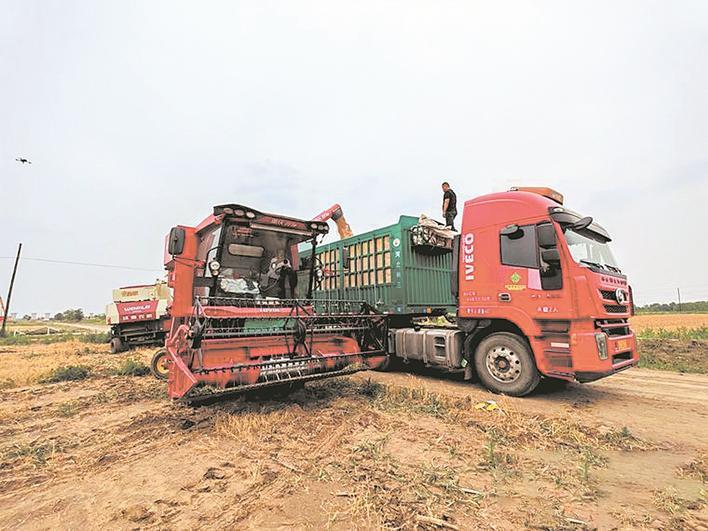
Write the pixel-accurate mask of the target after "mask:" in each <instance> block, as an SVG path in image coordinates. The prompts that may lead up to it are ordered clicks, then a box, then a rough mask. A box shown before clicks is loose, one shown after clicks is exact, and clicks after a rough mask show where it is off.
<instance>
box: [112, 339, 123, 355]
mask: <svg viewBox="0 0 708 531" xmlns="http://www.w3.org/2000/svg"><path fill="white" fill-rule="evenodd" d="M124 350H125V348H124V347H123V341H121V339H120V338H119V337H114V338H113V339H111V354H118V353H120V352H123V351H124Z"/></svg>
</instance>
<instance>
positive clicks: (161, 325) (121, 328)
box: [106, 282, 170, 354]
mask: <svg viewBox="0 0 708 531" xmlns="http://www.w3.org/2000/svg"><path fill="white" fill-rule="evenodd" d="M169 305H170V290H169V288H168V287H167V284H166V283H165V282H156V283H155V284H146V285H140V286H126V287H123V288H118V289H114V290H113V302H112V303H111V304H109V305H107V306H106V324H107V325H109V326H110V327H111V340H110V343H111V352H112V353H113V354H117V353H119V352H122V351H124V350H127V349H129V348H133V347H138V346H147V345H162V344H164V342H165V336H166V335H167V330H169V325H170V320H169Z"/></svg>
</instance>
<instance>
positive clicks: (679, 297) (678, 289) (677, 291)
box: [676, 288, 681, 312]
mask: <svg viewBox="0 0 708 531" xmlns="http://www.w3.org/2000/svg"><path fill="white" fill-rule="evenodd" d="M676 293H678V300H679V312H680V311H681V288H676Z"/></svg>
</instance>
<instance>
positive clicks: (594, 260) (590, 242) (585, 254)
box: [565, 229, 620, 273]
mask: <svg viewBox="0 0 708 531" xmlns="http://www.w3.org/2000/svg"><path fill="white" fill-rule="evenodd" d="M565 241H566V242H567V243H568V249H569V250H570V254H571V255H572V257H573V260H575V261H576V262H578V263H579V264H584V265H586V266H594V267H597V268H599V269H606V270H608V271H615V272H618V273H619V272H620V269H619V267H617V261H616V260H615V257H614V256H613V255H612V251H611V250H610V246H609V245H608V244H607V243H604V242H601V241H599V240H596V239H594V238H593V237H592V232H590V231H583V233H582V234H581V233H579V232H576V231H574V230H572V229H566V231H565Z"/></svg>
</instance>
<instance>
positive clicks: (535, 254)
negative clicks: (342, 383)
mask: <svg viewBox="0 0 708 531" xmlns="http://www.w3.org/2000/svg"><path fill="white" fill-rule="evenodd" d="M562 205H563V196H562V195H561V194H559V193H558V192H555V191H553V190H551V189H548V188H513V189H512V190H510V191H508V192H503V193H497V194H491V195H485V196H481V197H477V198H475V199H472V200H470V201H467V202H466V203H465V205H464V210H463V212H462V231H461V233H460V234H459V235H458V234H455V233H451V232H450V231H446V230H444V229H443V228H442V227H436V226H435V222H431V221H430V220H427V219H424V218H423V217H421V219H417V218H414V217H410V216H401V218H400V220H399V222H398V223H397V224H395V225H390V226H387V227H383V228H381V229H377V230H374V231H371V232H368V233H365V234H360V235H357V236H354V237H351V238H347V239H344V240H341V241H339V242H335V243H331V244H328V245H324V246H321V247H319V248H317V249H316V250H314V249H313V250H305V251H301V253H300V257H301V260H303V261H311V259H312V256H313V254H314V257H315V260H314V263H315V267H316V270H317V272H316V274H315V278H317V279H320V280H321V281H320V282H318V283H316V285H315V290H314V293H313V296H314V297H315V298H316V299H321V300H329V299H344V300H349V299H351V300H355V299H356V300H364V301H366V302H368V304H369V305H370V306H371V307H372V308H375V309H376V311H377V312H380V313H382V314H384V315H385V316H386V325H387V328H388V340H387V347H388V348H387V353H388V354H390V355H391V356H393V357H396V358H399V359H401V360H403V361H410V360H418V361H420V362H422V363H424V364H425V365H426V366H432V367H439V368H441V369H444V370H446V371H465V377H466V378H467V379H470V378H472V377H473V376H474V374H476V375H477V376H478V378H479V379H480V380H481V382H482V383H483V384H484V385H485V386H486V387H487V388H489V389H491V390H492V391H495V392H499V393H505V394H508V395H514V396H522V395H526V394H528V393H530V392H531V391H532V390H533V389H534V388H535V387H536V386H537V385H538V383H539V382H540V380H541V378H543V377H546V378H555V379H560V380H567V381H573V380H575V381H579V382H589V381H593V380H597V379H599V378H602V377H605V376H609V375H612V374H614V373H616V372H618V371H621V370H624V369H627V368H629V367H632V366H634V365H636V364H637V362H638V355H637V346H636V341H635V336H634V334H633V333H632V331H631V330H630V327H629V320H628V319H629V317H630V315H632V314H633V302H632V292H631V288H630V287H629V285H628V283H627V278H626V276H625V275H624V274H622V272H621V271H620V269H619V267H618V266H617V263H616V262H615V259H614V257H613V256H612V253H611V251H610V248H609V246H608V242H609V241H610V236H609V234H608V233H607V231H605V229H604V228H602V227H601V226H600V225H598V224H597V223H595V222H594V221H593V219H592V218H590V217H583V216H581V215H579V214H576V213H575V212H573V211H571V210H568V209H566V208H565V207H563V206H562ZM444 315H448V316H450V315H454V316H455V318H454V319H451V320H453V321H454V324H449V325H448V324H447V323H445V319H442V317H441V318H439V319H438V320H437V322H434V321H432V320H430V319H425V317H426V316H427V317H430V316H444ZM441 321H442V323H443V324H440V322H441Z"/></svg>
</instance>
